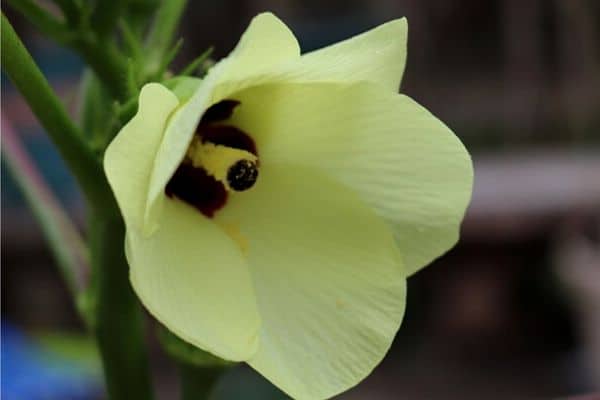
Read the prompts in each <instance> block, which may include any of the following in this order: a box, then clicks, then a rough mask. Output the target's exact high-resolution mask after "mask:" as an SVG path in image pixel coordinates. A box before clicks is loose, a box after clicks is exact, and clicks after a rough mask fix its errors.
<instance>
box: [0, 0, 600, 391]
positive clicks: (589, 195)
mask: <svg viewBox="0 0 600 400" xmlns="http://www.w3.org/2000/svg"><path fill="white" fill-rule="evenodd" d="M3 9H4V11H5V12H7V14H8V16H9V19H11V21H12V23H13V24H14V26H15V28H16V29H17V31H18V32H19V33H20V34H21V36H22V38H23V39H24V41H25V42H26V44H27V46H28V48H29V50H30V51H31V52H32V54H33V55H34V58H35V59H36V61H37V62H38V63H39V65H40V66H41V68H42V69H43V71H44V72H45V73H46V75H47V76H48V77H49V79H50V81H51V83H52V85H53V87H54V88H55V89H56V90H57V91H58V92H59V93H60V94H61V96H62V98H63V99H64V101H65V103H66V104H67V105H70V108H71V109H73V110H74V108H75V107H74V105H75V100H76V95H77V90H78V78H79V76H80V73H81V70H82V63H81V61H80V60H79V59H78V58H77V57H76V56H75V55H73V54H72V53H70V52H69V51H67V50H65V49H62V48H58V47H56V46H55V45H53V44H52V43H50V42H48V41H46V40H45V39H44V38H43V37H41V36H40V35H38V34H37V33H36V32H34V31H32V30H31V28H30V27H29V26H28V25H27V24H26V23H25V22H24V21H23V20H22V19H21V18H20V17H19V16H17V15H15V14H14V13H11V12H10V9H9V8H8V7H4V6H3ZM264 10H271V11H273V12H275V13H276V14H277V15H278V16H279V17H281V18H282V19H283V20H284V21H285V22H286V23H288V24H289V26H290V27H291V28H292V30H293V31H294V32H295V33H296V35H297V36H298V38H299V40H300V43H301V45H302V48H303V50H304V51H308V50H311V49H315V48H319V47H322V46H324V45H327V44H330V43H333V42H335V41H338V40H341V39H344V38H348V37H350V36H352V35H354V34H357V33H360V32H362V31H364V30H366V29H369V28H371V27H374V26H376V25H378V24H380V23H382V22H385V21H387V20H390V19H394V18H398V17H402V16H406V17H407V18H408V22H409V42H408V54H409V56H408V63H407V69H406V73H405V78H404V82H403V84H402V88H401V91H402V92H403V93H406V94H408V95H409V96H411V97H413V98H415V99H416V100H417V101H419V102H420V103H421V104H423V105H424V106H425V107H427V108H428V109H429V110H431V111H432V112H433V113H434V114H435V115H437V116H438V117H440V118H441V119H442V120H443V121H444V122H446V123H447V125H449V126H450V127H451V128H452V129H453V130H454V132H456V133H457V135H458V136H459V137H460V138H461V139H462V140H463V141H464V143H465V144H466V146H467V148H468V149H469V150H470V151H471V153H472V155H473V159H474V163H475V190H474V195H473V201H472V204H471V206H470V209H469V211H468V213H467V216H466V219H465V222H464V225H463V230H462V236H461V241H460V243H459V244H458V245H457V246H456V247H455V248H454V249H453V250H452V251H450V252H449V253H448V254H447V255H446V256H444V257H442V258H441V259H439V260H437V261H436V262H435V263H434V264H433V265H432V266H430V267H429V268H427V269H425V270H423V271H422V272H420V273H418V274H417V275H416V276H414V277H412V278H410V280H409V299H408V309H407V314H406V318H405V321H404V325H403V327H402V329H401V330H400V332H399V334H398V336H397V338H396V341H395V343H394V346H393V348H392V350H391V351H390V353H389V354H388V356H387V357H386V359H385V360H384V362H383V363H382V364H381V365H380V366H379V367H378V368H377V369H376V370H375V372H374V373H373V374H372V375H371V376H370V377H369V378H367V379H366V380H365V381H364V382H363V383H362V384H360V385H359V386H358V387H357V388H355V389H353V390H351V391H349V392H348V393H346V394H344V395H342V396H340V397H339V398H340V399H348V400H351V399H374V400H376V399H381V400H385V399H397V398H403V399H480V398H486V399H536V398H540V399H541V398H561V397H567V396H575V395H580V394H584V393H590V392H593V391H594V390H600V2H598V1H597V0H527V1H523V0H488V1H479V0H454V1H436V0H427V1H426V0H370V1H366V0H343V1H342V0H328V1H322V0H319V1H316V0H311V1H294V0H278V1H275V0H245V1H242V0H220V1H218V2H217V1H213V2H209V1H203V2H198V1H196V2H194V1H190V4H189V6H188V10H187V13H186V14H185V17H184V21H183V24H182V27H181V35H182V36H183V37H184V38H185V43H184V47H183V51H182V53H181V54H180V55H179V56H178V59H177V63H179V64H180V65H183V64H184V63H185V62H186V61H190V60H191V59H192V58H194V57H195V56H197V55H198V54H199V53H200V52H202V51H203V50H205V49H206V48H207V47H209V46H211V45H212V46H215V53H214V56H215V58H217V59H218V58H220V57H222V56H224V55H226V54H227V53H228V52H229V50H231V49H232V47H233V46H234V45H235V43H236V40H237V39H238V38H239V35H240V33H241V32H242V31H243V30H244V29H245V27H246V25H247V23H248V22H249V20H250V19H251V17H252V16H253V15H255V14H256V13H258V12H260V11H264ZM2 118H3V120H6V121H8V122H9V124H10V125H11V126H12V128H13V129H14V130H16V131H17V132H18V134H19V135H20V136H21V137H23V138H24V141H25V144H26V147H27V150H28V151H29V153H30V154H31V155H32V156H33V157H34V159H35V161H36V163H37V164H38V165H39V166H40V168H41V170H42V174H43V175H44V177H45V178H46V180H47V181H48V182H49V184H50V185H51V187H52V188H53V189H54V191H55V192H56V194H57V195H58V197H59V199H60V201H61V202H62V203H63V204H64V205H65V206H66V207H68V209H69V210H72V215H73V217H74V218H75V220H76V221H77V222H78V223H79V225H80V226H81V227H82V229H83V209H82V202H81V198H80V196H79V194H78V192H77V189H76V187H75V185H74V182H73V180H72V179H71V177H70V176H69V173H68V172H67V171H66V170H65V168H64V166H63V164H62V162H61V161H60V159H59V157H58V156H57V154H56V153H55V151H54V150H53V148H52V146H51V144H50V142H49V141H48V139H47V138H46V136H45V135H44V132H43V131H42V130H41V129H40V127H39V125H38V124H37V122H36V121H35V119H34V118H33V116H32V114H31V113H30V111H29V109H28V107H27V106H26V104H25V103H24V101H23V99H22V98H21V97H20V96H19V95H18V94H17V93H16V92H15V91H14V89H13V88H12V87H11V86H10V84H8V83H7V81H6V78H5V77H4V76H3V77H2ZM3 124H4V122H3ZM2 321H3V324H2V325H3V328H2V336H3V337H2V364H3V365H2V390H3V393H2V394H3V396H4V398H6V399H7V400H10V399H21V398H24V399H34V398H44V399H59V398H60V399H71V398H73V399H75V398H82V399H87V398H89V399H92V398H98V397H100V396H101V393H102V389H101V381H100V379H101V378H100V375H99V366H98V361H97V355H96V354H95V352H94V349H93V345H92V342H91V341H90V340H89V338H86V337H85V335H83V331H82V326H81V324H80V323H79V322H78V319H77V317H76V313H75V311H74V309H73V306H72V305H71V304H70V302H69V297H68V293H67V291H66V288H65V286H64V285H63V283H62V282H61V280H60V279H59V275H58V273H57V272H56V268H55V266H54V265H53V260H52V257H51V254H50V252H49V250H48V247H47V245H46V242H45V241H44V238H43V237H42V235H41V232H40V229H39V226H38V225H37V223H36V221H35V220H34V219H33V217H32V215H31V213H30V212H29V211H28V209H27V208H26V207H25V205H24V202H23V199H22V197H21V195H20V194H19V192H18V190H17V188H16V186H15V184H14V182H13V181H12V180H11V178H10V176H9V174H8V173H7V170H6V168H4V166H3V169H2ZM150 336H151V337H149V338H148V340H149V342H150V343H151V346H152V349H153V350H152V357H153V359H154V363H153V367H154V373H155V375H156V378H157V379H156V381H157V390H158V391H159V393H160V396H161V397H160V398H164V399H171V398H176V397H175V396H176V393H177V391H178V387H177V379H176V374H175V370H174V368H175V367H174V366H173V365H172V364H171V363H170V361H168V360H167V358H166V357H165V356H164V355H163V354H162V352H161V350H160V348H159V346H158V345H157V344H156V340H155V339H154V338H153V337H152V335H150ZM31 365H35V368H38V369H33V368H34V367H32V366H31ZM57 366H60V368H59V367H57ZM19 368H21V369H19ZM24 371H25V372H24ZM33 371H41V372H35V373H34V372H33ZM57 371H58V372H57ZM23 374H25V375H23ZM27 375H29V376H30V378H29V379H25V381H29V384H30V385H31V381H34V382H35V383H37V386H38V387H39V386H40V385H41V382H45V381H44V379H46V375H48V376H49V377H48V378H47V379H48V382H49V383H48V387H53V388H57V387H61V388H62V386H61V385H62V383H61V384H59V383H56V382H63V380H64V381H65V382H66V383H65V385H66V387H67V388H66V389H65V390H67V391H68V390H71V391H68V392H57V393H62V394H57V395H56V396H55V397H34V395H32V394H28V395H24V394H23V393H29V392H23V391H21V392H19V390H25V389H23V388H25V387H27V382H25V383H24V384H21V383H20V382H21V381H20V380H19V379H21V380H23V379H22V378H23V376H27ZM57 375H58V376H57ZM33 376H35V377H37V379H32V378H31V377H33ZM19 377H20V378H19ZM52 379H54V380H52ZM15 382H16V383H15ZM17 383H19V384H21V386H19V385H18V384H17ZM11 384H12V385H11ZM11 390H12V391H11ZM48 393H49V392H48ZM64 393H69V394H68V395H66V394H64ZM11 396H12V397H11ZM78 396H80V397H78ZM215 397H216V398H218V399H284V398H285V396H284V395H283V394H281V393H280V392H278V391H277V390H276V389H274V388H272V387H271V386H270V385H269V384H268V383H267V382H266V381H264V380H263V379H262V378H261V377H259V376H258V375H257V374H255V373H253V372H252V371H251V370H250V369H249V368H247V367H244V366H241V367H239V368H237V369H235V370H233V371H232V372H231V373H229V374H228V375H227V376H226V377H225V379H224V380H223V381H222V382H221V384H220V385H219V387H218V388H217V392H216V396H215Z"/></svg>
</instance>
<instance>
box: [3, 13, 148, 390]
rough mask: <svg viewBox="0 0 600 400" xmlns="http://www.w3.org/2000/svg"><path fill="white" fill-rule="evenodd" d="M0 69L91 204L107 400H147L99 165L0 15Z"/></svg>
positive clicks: (113, 214)
mask: <svg viewBox="0 0 600 400" xmlns="http://www.w3.org/2000/svg"><path fill="white" fill-rule="evenodd" d="M2 68H3V69H4V71H5V72H6V74H7V75H8V77H9V78H10V79H11V81H12V82H13V83H14V84H15V86H16V87H17V88H18V89H19V91H20V92H21V93H22V94H23V96H24V97H25V100H26V101H27V103H28V104H29V106H30V107H31V109H32V111H33V113H34V114H35V115H36V117H37V118H38V120H39V121H40V122H41V124H42V126H43V127H44V128H45V129H46V131H47V132H48V134H49V135H50V137H51V139H52V140H53V141H54V143H55V144H56V146H57V147H58V150H59V152H60V153H61V155H62V157H63V158H64V160H65V161H66V163H67V165H68V167H69V169H70V170H71V171H72V172H73V174H74V175H75V177H76V179H77V181H78V182H79V184H80V186H81V188H82V189H83V192H84V194H85V195H86V198H87V200H88V204H89V205H90V206H91V207H90V209H89V210H88V211H89V214H90V217H91V219H90V226H89V244H90V253H91V263H92V269H93V281H92V285H93V290H94V294H95V295H96V297H95V299H94V300H95V302H94V303H95V318H93V321H94V329H95V333H96V337H97V340H98V344H99V348H100V352H101V354H102V359H103V364H104V370H105V376H106V382H107V387H108V392H109V395H110V398H111V399H113V400H131V399H151V398H152V393H151V389H150V387H151V386H150V377H149V373H148V363H147V359H146V352H145V348H144V341H143V330H142V314H141V309H140V306H139V304H138V302H137V300H136V297H135V295H134V294H133V291H132V289H131V287H130V285H129V277H128V266H127V261H126V260H125V255H124V243H125V240H124V236H125V228H124V226H123V220H122V218H121V216H120V214H119V210H118V207H117V204H116V201H115V199H114V197H113V195H112V191H111V189H110V187H109V185H108V182H107V181H106V177H105V176H104V173H103V170H102V166H101V165H100V163H99V161H98V160H97V159H96V157H95V156H94V154H93V152H92V151H91V149H90V148H89V147H88V146H87V144H86V142H85V141H84V138H83V135H82V134H81V133H80V132H79V131H78V129H77V128H76V126H75V125H74V124H73V122H72V121H71V120H70V118H69V116H68V115H67V113H66V111H65V109H64V107H63V106H62V104H61V103H60V101H59V100H58V98H57V97H56V96H55V95H54V93H53V91H52V89H51V88H50V86H49V84H48V82H47V81H46V79H45V78H44V76H43V75H42V73H41V72H40V70H39V69H38V68H37V66H36V65H35V63H34V61H33V59H32V58H31V56H30V55H29V53H28V52H27V50H26V49H25V47H24V46H23V44H22V43H21V41H20V39H19V38H18V36H17V34H16V33H15V31H14V30H13V29H12V26H11V25H10V23H9V22H8V20H7V19H6V18H5V17H4V15H2Z"/></svg>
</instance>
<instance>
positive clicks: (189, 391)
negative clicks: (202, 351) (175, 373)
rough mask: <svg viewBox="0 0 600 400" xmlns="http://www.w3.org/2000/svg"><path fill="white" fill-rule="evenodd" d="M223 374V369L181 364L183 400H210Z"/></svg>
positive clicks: (180, 374)
mask: <svg viewBox="0 0 600 400" xmlns="http://www.w3.org/2000/svg"><path fill="white" fill-rule="evenodd" d="M222 373H223V369H222V368H219V367H203V366H202V367H200V366H196V365H192V364H187V363H180V364H179V377H180V383H181V400H205V399H208V398H209V396H210V394H211V392H212V390H213V387H214V384H215V383H216V382H217V380H218V378H219V376H220V375H221V374H222Z"/></svg>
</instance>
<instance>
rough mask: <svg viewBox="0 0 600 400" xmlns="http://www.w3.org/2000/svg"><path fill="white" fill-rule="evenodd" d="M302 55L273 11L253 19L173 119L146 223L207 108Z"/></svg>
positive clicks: (153, 179)
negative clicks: (234, 80) (270, 70)
mask: <svg viewBox="0 0 600 400" xmlns="http://www.w3.org/2000/svg"><path fill="white" fill-rule="evenodd" d="M299 55H300V50H299V47H298V42H297V41H296V38H295V37H294V35H293V34H292V33H291V32H290V30H289V29H288V28H287V26H286V25H285V24H284V23H283V22H281V21H280V20H279V19H278V18H277V17H275V16H274V15H273V14H271V13H263V14H259V15H258V16H256V17H255V18H254V19H253V20H252V22H251V23H250V26H249V27H248V29H247V30H246V32H244V34H243V35H242V38H241V39H240V42H239V43H238V45H237V46H236V48H235V49H234V50H233V51H232V52H231V54H230V55H229V56H228V57H227V58H226V59H224V60H222V61H220V62H219V63H218V64H217V65H216V66H215V67H214V68H212V69H211V70H210V71H209V73H208V75H207V76H206V78H205V79H204V80H203V81H202V83H201V84H200V85H199V87H198V90H196V92H195V93H194V95H193V96H192V97H191V98H190V100H189V101H187V102H186V103H185V104H183V105H182V106H181V107H180V108H179V109H178V110H177V111H176V112H175V113H173V115H172V117H171V118H170V120H169V124H168V127H167V129H166V132H165V135H164V140H163V141H162V143H161V144H160V148H159V150H158V152H157V155H156V159H155V162H154V168H153V170H152V177H151V183H150V187H149V190H148V195H147V196H148V197H147V205H148V209H147V210H146V215H147V218H148V219H149V221H147V224H149V225H152V222H153V220H154V219H155V218H157V217H156V216H157V215H159V213H160V208H161V199H163V197H162V196H161V195H162V193H163V190H164V188H165V185H166V184H167V182H168V180H169V179H170V177H171V176H172V175H173V173H174V172H175V170H176V168H177V166H178V165H179V163H180V162H181V160H182V159H183V157H184V155H185V152H186V149H187V148H188V146H189V144H190V141H191V140H192V136H193V135H194V132H195V130H196V127H197V126H198V122H199V121H200V118H201V117H202V114H203V113H204V112H205V111H206V109H207V108H208V107H209V106H211V105H212V104H214V103H216V102H218V101H219V100H222V99H223V98H225V97H226V96H228V95H229V94H230V93H231V92H232V91H235V90H239V88H241V87H243V85H244V82H245V84H249V82H251V79H250V81H248V82H246V81H245V80H246V79H249V78H250V77H252V76H254V75H256V74H259V73H260V71H262V70H265V69H268V68H271V67H272V66H274V65H277V64H279V63H283V62H285V61H288V60H290V59H294V58H296V57H299ZM234 77H235V79H236V82H235V83H233V81H232V79H233V78H234Z"/></svg>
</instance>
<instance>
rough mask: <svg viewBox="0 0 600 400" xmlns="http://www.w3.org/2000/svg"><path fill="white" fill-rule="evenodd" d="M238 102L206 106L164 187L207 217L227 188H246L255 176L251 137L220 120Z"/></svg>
mask: <svg viewBox="0 0 600 400" xmlns="http://www.w3.org/2000/svg"><path fill="white" fill-rule="evenodd" d="M239 104H240V103H239V101H237V100H223V101H221V102H219V103H216V104H214V105H212V106H211V107H209V108H208V110H206V112H205V113H204V115H203V116H202V119H201V120H200V123H199V124H198V128H197V130H196V133H195V135H194V138H193V139H192V142H191V144H190V146H189V148H188V151H187V153H186V155H185V158H184V160H183V161H182V163H181V164H180V165H179V167H178V168H177V170H176V171H175V173H174V174H173V176H172V177H171V179H170V180H169V182H168V183H167V186H166V187H165V194H166V195H167V196H169V197H171V198H173V197H177V198H178V199H180V200H182V201H185V202H186V203H188V204H190V205H191V206H193V207H195V208H196V209H197V210H198V211H200V212H201V213H202V214H204V215H205V216H207V217H213V216H214V214H215V212H217V211H218V210H220V209H221V208H223V206H224V205H225V204H226V203H227V197H228V193H229V192H230V191H234V192H240V191H244V190H248V189H250V188H251V187H252V186H254V183H255V182H256V180H257V178H258V166H259V161H258V153H257V150H256V145H255V143H254V140H252V138H251V137H250V136H249V135H248V134H246V133H245V132H243V131H242V130H240V129H238V128H236V127H234V126H231V125H226V124H223V123H222V121H224V120H226V119H228V118H229V117H231V115H232V114H233V111H234V109H235V107H237V106H238V105H239ZM217 123H218V124H217Z"/></svg>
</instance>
